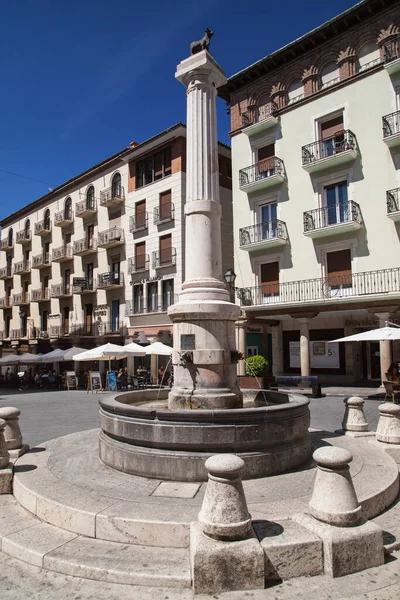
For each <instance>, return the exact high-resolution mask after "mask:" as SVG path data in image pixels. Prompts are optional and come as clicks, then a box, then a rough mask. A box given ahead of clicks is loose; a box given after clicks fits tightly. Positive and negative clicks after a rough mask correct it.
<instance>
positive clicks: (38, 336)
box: [29, 327, 49, 340]
mask: <svg viewBox="0 0 400 600" xmlns="http://www.w3.org/2000/svg"><path fill="white" fill-rule="evenodd" d="M48 337H49V332H48V331H47V330H46V329H40V328H39V327H32V328H31V329H30V331H29V338H30V339H31V340H44V339H47V338H48Z"/></svg>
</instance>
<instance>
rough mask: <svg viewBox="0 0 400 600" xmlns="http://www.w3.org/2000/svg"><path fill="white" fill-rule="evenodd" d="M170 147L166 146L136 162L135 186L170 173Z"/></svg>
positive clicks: (145, 183) (141, 185)
mask: <svg viewBox="0 0 400 600" xmlns="http://www.w3.org/2000/svg"><path fill="white" fill-rule="evenodd" d="M171 173H172V168H171V147H170V146H168V147H167V148H164V149H163V150H160V151H159V152H157V153H156V154H153V155H152V156H148V157H147V158H145V159H144V160H141V161H138V162H137V164H136V188H140V187H143V186H144V185H148V184H149V183H153V181H158V180H159V179H162V178H163V177H167V176H168V175H171Z"/></svg>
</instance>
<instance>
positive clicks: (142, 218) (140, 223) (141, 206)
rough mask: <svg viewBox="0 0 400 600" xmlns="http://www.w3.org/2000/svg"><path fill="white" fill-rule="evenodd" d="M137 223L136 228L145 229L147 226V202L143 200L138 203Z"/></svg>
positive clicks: (136, 206) (136, 207)
mask: <svg viewBox="0 0 400 600" xmlns="http://www.w3.org/2000/svg"><path fill="white" fill-rule="evenodd" d="M135 221H136V227H144V226H145V225H146V200H141V201H140V202H137V203H136V205H135Z"/></svg>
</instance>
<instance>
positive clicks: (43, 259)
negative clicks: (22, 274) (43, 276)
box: [32, 252, 51, 269]
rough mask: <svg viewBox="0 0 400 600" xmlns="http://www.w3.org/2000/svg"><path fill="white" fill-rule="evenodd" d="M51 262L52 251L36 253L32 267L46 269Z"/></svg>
mask: <svg viewBox="0 0 400 600" xmlns="http://www.w3.org/2000/svg"><path fill="white" fill-rule="evenodd" d="M50 264H51V263H50V252H43V253H42V254H36V256H34V257H33V258H32V269H46V268H47V267H49V266H50Z"/></svg>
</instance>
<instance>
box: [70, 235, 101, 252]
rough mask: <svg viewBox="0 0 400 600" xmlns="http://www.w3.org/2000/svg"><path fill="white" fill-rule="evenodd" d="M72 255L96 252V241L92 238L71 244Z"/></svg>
mask: <svg viewBox="0 0 400 600" xmlns="http://www.w3.org/2000/svg"><path fill="white" fill-rule="evenodd" d="M72 250H73V253H74V254H79V253H80V252H89V251H91V252H96V250H97V240H95V239H94V238H91V239H87V238H83V239H81V240H76V241H75V242H74V243H73V247H72Z"/></svg>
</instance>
